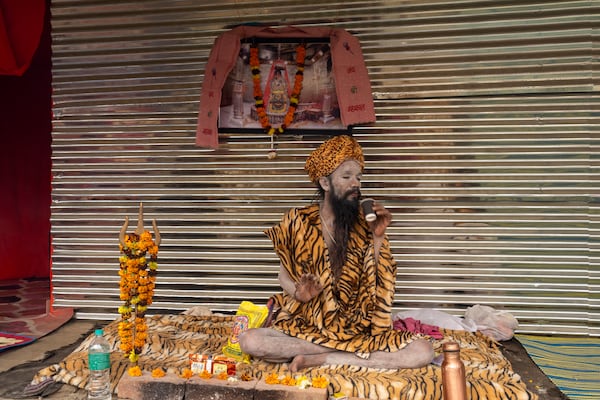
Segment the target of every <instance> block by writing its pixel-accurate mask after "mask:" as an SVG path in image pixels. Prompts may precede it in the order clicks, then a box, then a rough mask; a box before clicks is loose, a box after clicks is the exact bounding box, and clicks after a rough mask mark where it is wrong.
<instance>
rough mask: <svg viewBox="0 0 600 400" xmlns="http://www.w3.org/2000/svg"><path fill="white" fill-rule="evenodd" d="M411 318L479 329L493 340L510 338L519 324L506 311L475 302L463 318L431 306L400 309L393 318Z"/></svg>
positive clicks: (450, 327) (432, 323) (454, 327)
mask: <svg viewBox="0 0 600 400" xmlns="http://www.w3.org/2000/svg"><path fill="white" fill-rule="evenodd" d="M405 318H413V319H416V320H419V321H421V322H422V323H424V324H429V325H434V326H437V327H439V328H443V329H453V330H458V331H469V332H475V331H480V332H481V333H483V334H484V335H486V336H489V337H491V338H493V339H495V340H499V341H502V340H510V339H511V338H512V337H513V335H514V331H515V329H516V328H517V327H518V326H519V322H518V321H517V319H516V318H515V317H514V316H512V315H511V314H510V313H508V312H506V311H498V310H495V309H494V308H492V307H489V306H482V305H479V304H476V305H474V306H472V307H469V308H467V310H466V311H465V316H464V318H461V317H457V316H455V315H452V314H448V313H447V312H444V311H439V310H435V309H433V308H418V309H415V310H407V311H400V312H398V313H396V314H395V315H394V320H398V319H405Z"/></svg>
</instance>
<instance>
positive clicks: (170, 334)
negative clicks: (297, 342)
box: [32, 314, 537, 400]
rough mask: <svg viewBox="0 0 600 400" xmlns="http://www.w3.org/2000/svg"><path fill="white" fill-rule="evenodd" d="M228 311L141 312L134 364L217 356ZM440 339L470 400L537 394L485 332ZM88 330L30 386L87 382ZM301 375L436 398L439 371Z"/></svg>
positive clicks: (389, 394)
mask: <svg viewBox="0 0 600 400" xmlns="http://www.w3.org/2000/svg"><path fill="white" fill-rule="evenodd" d="M233 321H234V316H229V315H208V316H192V315H183V314H181V315H156V316H152V317H148V318H147V322H148V340H147V343H146V345H145V346H144V348H143V351H142V354H141V355H140V359H139V362H138V365H139V366H140V367H141V368H142V369H143V370H146V371H152V370H153V369H155V368H163V369H165V370H167V372H170V373H175V374H180V373H181V372H182V370H183V369H184V368H188V367H189V358H188V355H189V354H190V353H202V354H212V355H218V354H221V351H222V348H223V346H224V345H225V344H226V343H227V340H228V339H229V337H230V335H231V332H232V327H233ZM117 326H118V320H116V321H114V322H111V323H109V324H108V325H107V326H106V327H105V328H104V331H105V335H106V337H107V339H108V341H109V343H110V344H111V346H112V349H113V353H112V355H111V361H112V363H111V375H112V380H111V381H112V383H113V391H114V389H115V387H116V385H117V383H118V381H119V379H120V377H121V376H122V374H123V373H125V372H126V370H127V368H128V367H129V366H130V365H129V361H128V360H127V359H126V358H125V357H124V356H123V354H122V353H121V352H120V351H119V344H120V343H119V335H118V332H117ZM442 333H443V334H444V338H443V339H440V340H435V341H434V342H433V343H434V349H435V351H436V353H440V352H441V350H442V344H443V343H444V342H446V341H456V342H458V343H459V344H460V347H461V358H462V359H463V361H464V363H465V370H466V378H467V391H468V393H469V395H470V399H472V400H475V399H488V400H490V399H503V400H505V399H532V400H536V399H537V395H535V394H534V393H531V392H529V391H528V390H527V389H526V386H525V383H524V382H523V381H522V380H521V378H520V376H519V375H518V374H516V373H515V372H514V371H513V369H512V367H511V365H510V363H509V361H508V360H507V359H506V358H505V357H504V355H503V354H502V352H501V351H500V349H499V348H498V346H497V344H496V343H495V342H494V341H493V340H492V339H490V338H488V337H486V336H484V335H482V334H480V333H471V332H466V331H453V330H442ZM92 339H93V335H90V336H89V337H88V338H86V339H85V340H84V341H82V342H81V344H80V345H79V346H78V347H77V348H76V349H75V350H74V351H73V352H72V353H71V354H70V355H68V356H67V357H66V358H65V359H64V360H62V361H61V362H60V363H58V364H54V365H50V366H48V367H46V368H44V369H42V370H40V371H38V373H37V374H36V375H35V377H34V379H33V382H32V384H36V383H39V382H42V381H44V380H45V379H48V378H51V379H53V380H55V381H58V382H62V383H66V384H70V385H73V386H76V387H78V388H81V389H84V388H85V387H86V384H87V381H88V376H89V371H88V368H87V352H86V350H87V348H88V347H89V344H90V342H91V340H92ZM273 372H276V373H277V374H278V375H290V372H289V370H288V365H287V364H286V363H281V364H273V363H266V362H263V361H259V360H253V361H252V362H251V363H250V364H244V363H240V364H239V365H238V373H240V374H241V373H245V374H248V375H251V376H252V377H254V378H255V379H258V380H260V379H264V377H266V376H267V375H268V374H271V373H273ZM303 374H304V375H306V376H307V377H308V378H314V377H317V376H325V377H327V378H328V379H329V382H330V385H329V387H328V391H329V393H330V394H333V393H337V392H342V393H344V394H346V395H348V396H352V397H359V398H367V399H402V400H429V399H431V400H437V399H441V398H442V391H441V370H440V367H438V366H436V365H433V364H432V365H428V366H427V367H423V368H420V369H405V370H389V369H373V368H360V367H352V366H341V365H330V366H321V367H316V368H309V369H306V370H304V371H303Z"/></svg>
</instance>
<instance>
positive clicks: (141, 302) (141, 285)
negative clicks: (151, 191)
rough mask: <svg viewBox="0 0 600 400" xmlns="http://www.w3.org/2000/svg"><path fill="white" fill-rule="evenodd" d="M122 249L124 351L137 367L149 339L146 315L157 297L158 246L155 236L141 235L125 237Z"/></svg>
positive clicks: (120, 259)
mask: <svg viewBox="0 0 600 400" xmlns="http://www.w3.org/2000/svg"><path fill="white" fill-rule="evenodd" d="M157 241H159V239H158V238H157ZM119 249H120V252H121V257H119V265H120V269H119V276H120V277H121V279H120V283H119V287H120V291H121V295H120V298H121V300H122V301H123V302H124V304H123V305H122V306H121V307H119V314H121V321H120V322H119V328H118V330H119V337H120V339H121V347H120V348H121V351H123V353H124V354H125V356H126V357H128V358H129V360H130V361H131V362H133V363H136V362H137V361H138V358H139V354H140V353H141V352H142V347H144V344H145V343H146V338H147V337H148V333H147V329H148V327H147V325H146V318H145V314H146V310H147V309H148V306H149V305H150V304H152V297H153V296H154V288H155V284H156V275H157V269H158V264H157V256H158V244H156V243H155V242H154V241H153V240H152V233H150V232H149V231H143V232H142V233H141V234H139V235H138V234H137V233H130V234H127V235H125V236H124V240H123V241H122V243H120V244H119Z"/></svg>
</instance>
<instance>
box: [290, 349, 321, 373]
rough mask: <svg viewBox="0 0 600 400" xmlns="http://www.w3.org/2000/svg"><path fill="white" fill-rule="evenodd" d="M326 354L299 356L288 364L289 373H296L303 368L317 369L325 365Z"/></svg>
mask: <svg viewBox="0 0 600 400" xmlns="http://www.w3.org/2000/svg"><path fill="white" fill-rule="evenodd" d="M326 359H327V353H322V354H299V355H297V356H296V357H294V359H293V360H292V362H291V363H290V367H289V368H290V372H298V371H300V370H302V369H304V368H309V367H318V366H321V365H323V364H324V363H325V360H326Z"/></svg>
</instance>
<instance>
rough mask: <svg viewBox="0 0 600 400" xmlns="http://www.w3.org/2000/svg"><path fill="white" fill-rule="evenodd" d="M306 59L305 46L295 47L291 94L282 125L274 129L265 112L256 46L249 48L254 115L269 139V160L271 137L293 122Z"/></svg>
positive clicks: (271, 153) (272, 151) (271, 154)
mask: <svg viewBox="0 0 600 400" xmlns="http://www.w3.org/2000/svg"><path fill="white" fill-rule="evenodd" d="M305 58H306V46H305V45H304V44H303V43H302V44H299V45H298V46H297V47H296V75H295V78H294V87H293V88H292V94H291V96H290V104H289V107H288V110H287V113H286V114H285V117H284V118H283V123H282V124H281V125H280V126H279V127H278V128H275V127H273V126H272V125H271V123H270V121H269V116H268V115H267V110H266V109H265V101H264V99H263V92H262V88H261V76H260V59H259V57H258V45H256V44H252V45H251V46H250V71H251V72H252V83H253V87H254V91H253V94H254V104H255V106H256V113H257V114H258V120H259V121H260V125H261V126H262V128H263V129H264V130H265V132H266V133H267V134H268V135H269V136H270V137H271V152H269V158H274V157H275V155H274V149H273V136H274V135H275V134H282V133H283V132H285V130H286V129H287V128H288V127H289V126H290V125H291V124H292V122H294V113H295V112H296V109H297V108H298V104H299V102H300V92H302V82H303V80H304V59H305Z"/></svg>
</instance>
